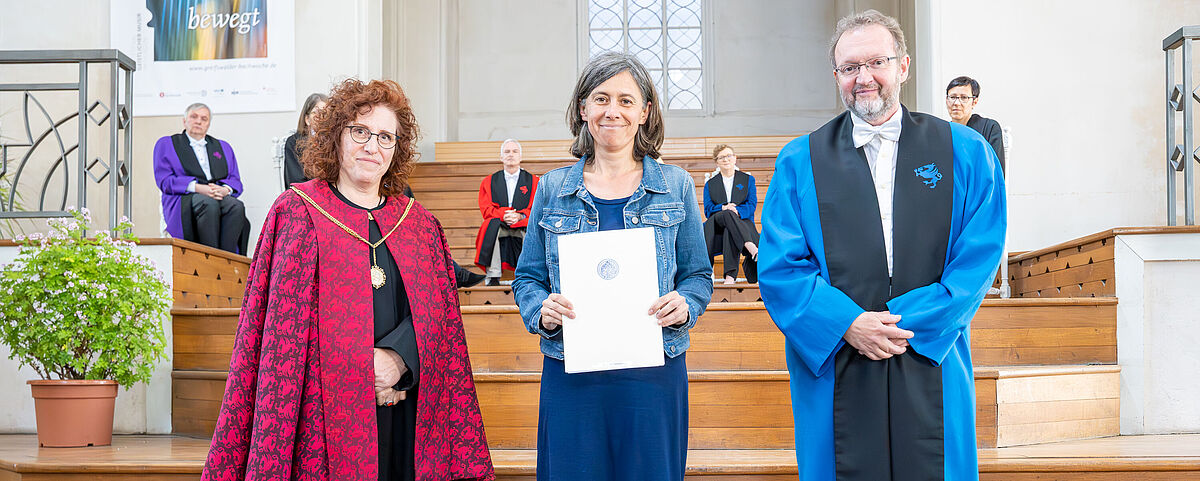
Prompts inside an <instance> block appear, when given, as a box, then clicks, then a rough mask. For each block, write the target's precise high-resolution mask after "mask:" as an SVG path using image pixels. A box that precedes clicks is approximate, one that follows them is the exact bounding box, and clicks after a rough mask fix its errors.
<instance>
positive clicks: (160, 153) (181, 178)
mask: <svg viewBox="0 0 1200 481" xmlns="http://www.w3.org/2000/svg"><path fill="white" fill-rule="evenodd" d="M210 115H211V110H209V108H208V106H207V105H204V104H202V103H195V104H192V105H190V106H188V108H187V110H185V111H184V114H183V126H184V131H183V132H180V133H178V134H175V135H168V136H166V137H162V138H160V139H158V142H157V143H155V144H154V181H155V182H156V183H157V184H158V189H159V190H161V191H162V209H163V220H164V221H165V222H166V224H167V233H168V234H171V237H174V238H176V239H185V240H189V241H192V242H199V243H201V244H204V245H206V246H211V247H216V248H218V249H222V250H226V251H229V252H233V253H235V254H243V255H244V254H246V247H247V244H248V242H249V239H250V222H249V221H248V220H246V208H245V206H244V205H243V204H242V201H241V200H238V198H237V197H238V196H240V195H242V178H241V175H240V174H239V173H238V164H237V158H236V157H234V156H233V148H232V147H230V146H229V143H228V142H225V141H224V140H217V139H215V138H213V137H212V136H211V135H208V127H209V125H210V123H211V118H210Z"/></svg>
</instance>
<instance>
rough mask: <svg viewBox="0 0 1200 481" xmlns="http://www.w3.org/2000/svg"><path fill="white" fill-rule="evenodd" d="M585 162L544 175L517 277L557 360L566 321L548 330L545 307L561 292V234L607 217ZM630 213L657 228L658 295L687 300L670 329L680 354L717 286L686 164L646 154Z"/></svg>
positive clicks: (672, 347)
mask: <svg viewBox="0 0 1200 481" xmlns="http://www.w3.org/2000/svg"><path fill="white" fill-rule="evenodd" d="M583 165H584V160H583V159H581V160H580V161H579V162H576V163H575V165H572V166H570V167H561V168H558V169H554V170H551V171H550V172H547V173H546V175H543V176H542V178H541V180H540V181H539V182H538V189H537V193H536V194H534V197H533V210H532V211H531V212H530V214H529V227H528V228H527V230H526V231H525V245H524V247H523V248H522V249H521V258H520V260H518V261H517V271H516V280H514V281H513V293H514V294H515V295H516V298H517V306H519V307H520V308H521V319H523V320H524V321H525V327H526V329H528V330H529V332H531V333H535V334H538V335H541V336H542V342H541V347H542V354H545V355H547V356H550V357H552V358H555V359H562V358H563V344H562V328H561V327H560V328H555V329H554V330H552V331H547V330H545V328H544V327H543V326H542V324H541V309H542V301H544V300H546V297H548V296H549V295H550V293H551V292H560V288H559V272H558V236H560V235H566V234H576V233H580V232H595V231H596V230H597V229H598V228H599V222H600V221H599V215H598V213H597V211H596V205H595V204H593V203H592V195H591V194H590V193H589V192H588V191H587V189H586V188H584V186H583ZM624 212H625V228H626V229H634V228H643V227H653V228H654V230H655V235H654V237H655V240H656V241H657V242H656V244H657V250H658V252H657V254H658V295H660V296H662V295H665V294H667V293H668V292H671V291H678V292H679V294H680V295H682V296H683V298H684V299H685V300H686V301H687V306H688V313H689V318H688V321H687V323H685V324H680V325H676V326H669V327H664V328H663V352H665V353H666V355H667V356H669V357H676V356H678V355H680V354H683V352H684V351H686V350H687V348H688V346H689V345H690V343H691V341H690V338H689V337H688V330H689V329H691V328H692V326H694V325H696V319H698V318H699V317H700V315H701V314H703V313H704V310H705V309H707V308H708V301H709V300H710V299H712V293H713V283H712V282H713V281H712V265H711V264H709V259H708V256H707V248H706V247H705V245H704V229H703V227H702V224H701V217H700V207H699V204H698V203H697V202H696V183H695V182H694V181H692V176H691V175H689V174H688V172H687V171H685V170H683V169H681V168H679V167H676V166H674V165H662V164H659V163H658V162H655V161H654V159H652V158H650V157H646V158H645V159H643V160H642V183H641V185H639V186H638V188H637V190H636V191H634V192H633V196H631V197H630V198H629V203H627V204H626V205H625V210H624ZM646 308H647V309H649V308H650V306H646Z"/></svg>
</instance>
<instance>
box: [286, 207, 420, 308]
mask: <svg viewBox="0 0 1200 481" xmlns="http://www.w3.org/2000/svg"><path fill="white" fill-rule="evenodd" d="M291 189H292V192H295V193H297V194H299V195H300V197H301V198H302V199H304V200H305V201H307V202H308V203H309V204H312V206H313V207H316V208H317V212H320V213H321V214H322V215H324V216H325V218H326V219H329V220H330V221H332V222H333V223H334V224H335V225H337V226H338V227H341V228H342V230H344V231H346V233H347V234H350V235H351V236H352V237H354V238H355V239H358V240H360V241H363V243H364V244H366V245H368V246H370V247H371V287H374V288H375V289H379V288H380V287H383V285H384V283H386V282H387V275H385V274H384V273H383V269H382V268H380V267H379V263H378V262H376V260H375V249H376V248H378V247H379V246H380V245H381V244H383V242H384V241H386V240H387V239H388V237H391V236H392V233H393V232H396V229H399V228H400V224H401V223H402V222H404V218H406V217H408V211H409V210H410V209H412V205H413V200H412V199H408V205H406V206H404V213H403V214H401V215H400V220H398V221H396V225H395V226H392V230H390V231H388V233H387V234H386V235H384V236H383V237H381V238H380V239H379V242H375V243H371V242H370V241H368V240H366V239H364V238H363V236H361V235H358V233H357V232H354V229H351V228H349V227H346V224H343V223H342V222H341V221H339V220H337V219H336V218H334V217H333V216H332V215H330V214H329V213H328V212H325V209H323V208H321V205H320V204H318V203H317V202H316V201H314V200H312V198H311V197H309V196H308V194H305V193H304V192H303V191H301V190H300V189H297V188H295V187H291ZM370 216H371V213H370V212H368V213H367V217H370Z"/></svg>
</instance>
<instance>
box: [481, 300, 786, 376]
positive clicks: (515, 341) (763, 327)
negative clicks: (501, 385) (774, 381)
mask: <svg viewBox="0 0 1200 481" xmlns="http://www.w3.org/2000/svg"><path fill="white" fill-rule="evenodd" d="M462 312H463V323H464V326H465V328H466V333H467V350H468V351H469V352H470V353H471V365H472V366H473V367H474V369H475V371H476V372H512V371H541V369H542V354H541V351H540V348H539V347H538V342H539V341H538V340H539V339H540V338H539V337H538V336H536V335H533V334H529V333H528V331H527V330H526V329H525V325H524V323H523V322H522V321H521V317H520V314H519V313H518V311H517V307H516V306H511V305H510V306H463V307H462ZM691 341H692V345H691V347H690V348H689V349H688V367H689V368H690V369H694V370H702V371H716V370H749V371H756V370H778V369H786V368H787V366H786V365H785V363H784V357H783V345H784V344H783V342H784V341H783V334H781V333H780V332H779V329H778V328H776V327H775V324H774V323H773V322H771V319H770V317H769V316H767V313H766V311H765V310H763V308H762V303H753V302H725V303H715V304H710V305H709V307H708V311H707V312H705V314H704V315H703V316H701V318H700V321H699V322H697V323H696V327H694V328H693V329H692V331H691Z"/></svg>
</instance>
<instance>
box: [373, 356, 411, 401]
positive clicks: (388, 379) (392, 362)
mask: <svg viewBox="0 0 1200 481" xmlns="http://www.w3.org/2000/svg"><path fill="white" fill-rule="evenodd" d="M406 372H408V366H407V365H405V364H404V359H402V358H401V357H400V354H397V353H396V351H393V350H391V349H380V348H375V405H376V406H392V405H394V404H396V403H398V402H400V401H403V400H404V398H405V397H407V395H408V392H407V391H397V390H396V389H395V388H393V387H392V386H395V385H396V383H398V382H400V378H401V377H404V373H406Z"/></svg>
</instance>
